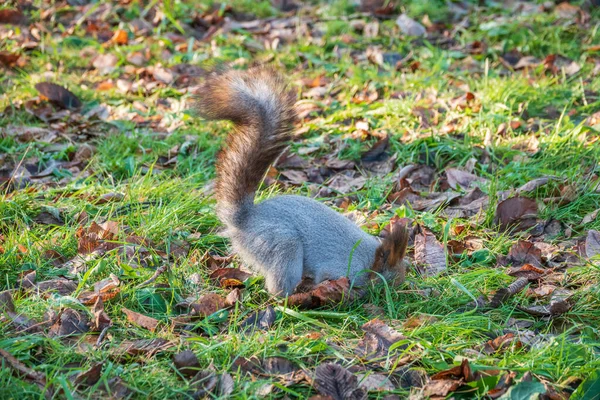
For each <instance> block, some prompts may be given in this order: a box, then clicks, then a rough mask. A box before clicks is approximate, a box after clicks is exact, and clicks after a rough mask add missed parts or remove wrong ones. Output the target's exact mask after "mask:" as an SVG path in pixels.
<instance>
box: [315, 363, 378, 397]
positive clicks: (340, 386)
mask: <svg viewBox="0 0 600 400" xmlns="http://www.w3.org/2000/svg"><path fill="white" fill-rule="evenodd" d="M313 383H314V385H315V388H316V389H317V390H318V391H319V393H321V394H322V395H325V396H331V397H332V398H333V399H334V400H359V399H360V400H362V399H366V397H367V394H366V392H365V390H364V389H362V388H359V387H358V379H357V378H356V376H354V375H353V374H352V373H351V372H350V371H348V370H347V369H345V368H344V367H342V366H340V365H338V364H332V363H327V364H321V365H319V366H318V367H317V369H316V370H315V378H314V382H313Z"/></svg>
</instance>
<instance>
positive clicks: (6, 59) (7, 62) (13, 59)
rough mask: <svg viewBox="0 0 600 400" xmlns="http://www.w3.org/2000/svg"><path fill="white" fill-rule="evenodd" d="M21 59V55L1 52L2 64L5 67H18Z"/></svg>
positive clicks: (0, 60)
mask: <svg viewBox="0 0 600 400" xmlns="http://www.w3.org/2000/svg"><path fill="white" fill-rule="evenodd" d="M19 58H21V55H20V54H17V53H10V52H8V51H0V64H2V65H4V66H5V67H8V68H12V67H14V66H16V65H17V61H19Z"/></svg>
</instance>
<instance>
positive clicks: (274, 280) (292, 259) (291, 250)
mask: <svg viewBox="0 0 600 400" xmlns="http://www.w3.org/2000/svg"><path fill="white" fill-rule="evenodd" d="M275 250H276V253H278V256H277V257H276V258H275V259H274V260H265V261H267V262H268V263H269V264H268V265H266V268H265V286H266V288H267V290H268V291H269V293H271V294H274V295H277V296H282V297H286V296H290V295H292V294H293V293H294V291H295V289H296V287H297V286H298V284H300V282H301V281H302V274H303V271H304V257H303V249H302V244H301V243H300V242H298V241H297V240H285V241H282V242H280V243H278V244H277V246H276V249H275Z"/></svg>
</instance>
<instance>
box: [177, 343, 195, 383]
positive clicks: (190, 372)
mask: <svg viewBox="0 0 600 400" xmlns="http://www.w3.org/2000/svg"><path fill="white" fill-rule="evenodd" d="M173 364H175V368H177V371H179V372H180V373H181V374H182V375H183V376H186V377H188V378H189V377H192V376H194V375H196V374H197V373H198V371H199V370H200V361H199V360H198V357H197V356H196V354H194V352H193V351H191V350H184V351H182V352H181V353H177V354H175V355H174V356H173Z"/></svg>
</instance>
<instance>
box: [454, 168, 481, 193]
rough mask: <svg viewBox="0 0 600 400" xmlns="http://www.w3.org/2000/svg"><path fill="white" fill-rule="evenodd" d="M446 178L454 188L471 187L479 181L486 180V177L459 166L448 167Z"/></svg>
mask: <svg viewBox="0 0 600 400" xmlns="http://www.w3.org/2000/svg"><path fill="white" fill-rule="evenodd" d="M446 178H447V179H448V185H450V187H451V188H452V189H454V190H458V189H460V188H463V189H469V188H470V187H471V186H472V185H473V184H475V183H477V182H485V179H483V178H481V177H479V176H477V175H475V174H472V173H470V172H467V171H462V170H460V169H457V168H446Z"/></svg>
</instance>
